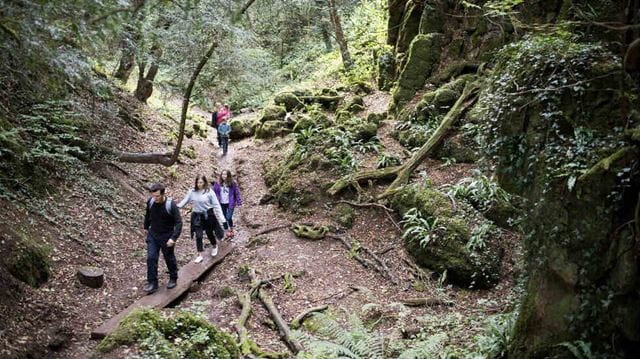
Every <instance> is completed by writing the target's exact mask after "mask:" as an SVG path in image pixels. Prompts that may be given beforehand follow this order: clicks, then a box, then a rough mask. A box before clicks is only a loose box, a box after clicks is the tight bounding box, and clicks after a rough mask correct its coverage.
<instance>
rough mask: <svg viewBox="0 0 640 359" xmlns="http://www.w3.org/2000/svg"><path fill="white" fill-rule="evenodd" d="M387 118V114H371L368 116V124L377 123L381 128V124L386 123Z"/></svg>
mask: <svg viewBox="0 0 640 359" xmlns="http://www.w3.org/2000/svg"><path fill="white" fill-rule="evenodd" d="M386 118H387V113H386V112H382V113H373V112H372V113H370V114H368V115H367V122H371V123H375V124H376V125H378V126H380V122H382V121H384V120H385V119H386Z"/></svg>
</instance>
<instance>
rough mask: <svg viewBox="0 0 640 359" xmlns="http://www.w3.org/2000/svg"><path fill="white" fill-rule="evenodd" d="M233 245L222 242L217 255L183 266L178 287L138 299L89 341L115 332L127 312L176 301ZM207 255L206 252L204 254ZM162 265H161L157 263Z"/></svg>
mask: <svg viewBox="0 0 640 359" xmlns="http://www.w3.org/2000/svg"><path fill="white" fill-rule="evenodd" d="M232 249H233V245H232V244H231V243H229V242H222V243H220V245H219V248H218V255H217V256H215V257H211V256H210V255H208V256H204V260H203V261H202V262H200V263H194V262H193V261H190V262H189V263H187V264H186V265H184V266H183V267H182V268H180V270H179V271H178V285H177V286H176V287H175V288H173V289H167V287H166V285H161V286H160V288H159V289H158V291H157V292H155V293H153V294H151V295H145V296H144V297H142V298H140V299H138V300H137V301H135V302H134V303H133V304H131V305H130V306H128V307H127V308H126V309H124V310H123V311H121V312H120V313H118V314H117V315H116V316H115V317H113V318H111V319H109V320H107V321H106V322H104V324H102V325H101V326H99V327H98V328H96V329H95V330H94V331H93V332H91V339H101V338H104V337H106V336H107V335H108V334H109V333H111V332H112V331H113V330H115V329H116V328H117V327H118V324H119V323H120V320H121V319H122V318H124V317H125V316H126V315H127V314H129V312H131V311H132V310H134V309H137V308H164V307H166V306H167V305H169V304H170V303H171V302H173V301H174V300H176V299H177V298H178V297H180V296H181V295H182V294H184V293H185V292H186V291H188V290H189V288H190V287H191V284H192V283H193V282H194V281H196V280H198V279H199V278H200V277H202V275H203V274H205V273H206V272H207V271H208V270H209V269H211V267H213V266H214V265H216V264H218V263H220V262H222V260H223V259H224V257H226V256H227V255H228V254H229V253H231V250H232ZM205 253H207V252H205ZM159 264H160V265H162V263H159Z"/></svg>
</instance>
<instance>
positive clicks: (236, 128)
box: [229, 118, 256, 140]
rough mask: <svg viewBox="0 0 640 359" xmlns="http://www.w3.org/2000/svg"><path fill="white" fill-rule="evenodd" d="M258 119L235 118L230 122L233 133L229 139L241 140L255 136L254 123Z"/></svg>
mask: <svg viewBox="0 0 640 359" xmlns="http://www.w3.org/2000/svg"><path fill="white" fill-rule="evenodd" d="M255 120H256V119H251V118H241V119H240V118H234V119H232V120H231V121H230V122H229V125H230V126H231V133H230V134H229V138H231V139H232V140H240V139H243V138H247V137H251V136H253V135H254V132H255V130H254V126H253V121H255Z"/></svg>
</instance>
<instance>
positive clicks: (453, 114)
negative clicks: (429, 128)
mask: <svg viewBox="0 0 640 359" xmlns="http://www.w3.org/2000/svg"><path fill="white" fill-rule="evenodd" d="M479 90H480V87H479V85H478V84H476V83H469V84H467V85H466V86H465V88H464V90H463V91H462V95H460V97H459V98H458V100H457V101H456V103H455V104H454V105H453V106H452V107H451V109H450V110H449V112H447V114H446V115H445V116H444V118H443V119H442V122H440V125H439V126H438V128H437V129H436V130H435V131H434V132H433V134H432V135H431V137H430V138H429V140H428V141H427V142H426V143H425V144H424V145H422V147H420V149H419V150H418V151H417V152H416V153H414V154H413V156H412V157H411V158H410V159H409V160H407V161H406V162H405V163H403V164H402V165H401V166H396V167H387V168H382V169H377V170H367V171H362V172H357V173H354V174H351V175H348V176H345V177H343V178H341V179H339V180H338V181H336V182H335V183H334V184H333V186H331V188H329V190H327V193H328V194H329V195H331V196H334V195H336V194H338V193H339V192H340V191H342V190H343V189H345V188H346V187H348V186H350V185H353V184H354V183H356V182H361V181H365V180H370V179H383V178H395V179H394V181H393V182H392V183H391V184H390V185H389V187H387V189H386V190H385V191H384V192H383V193H382V194H380V195H379V196H378V197H377V198H376V199H378V200H380V199H383V198H386V197H389V196H391V195H393V194H394V193H395V192H396V191H397V190H398V189H399V188H400V187H401V186H402V185H404V184H405V183H407V182H408V181H409V177H410V176H411V174H412V173H413V171H415V169H416V168H418V166H419V165H420V164H421V163H422V162H423V161H424V160H425V159H426V158H427V157H428V156H429V155H430V154H431V152H433V150H434V149H435V148H437V146H438V144H439V143H440V142H441V141H442V140H443V139H444V137H445V135H446V134H447V133H448V132H449V129H450V128H451V126H452V125H453V124H454V123H455V121H456V120H457V119H458V118H459V117H460V115H462V114H463V113H464V111H465V110H467V108H469V106H471V105H472V104H473V103H474V102H475V100H476V99H477V96H476V95H477V94H478V91H479Z"/></svg>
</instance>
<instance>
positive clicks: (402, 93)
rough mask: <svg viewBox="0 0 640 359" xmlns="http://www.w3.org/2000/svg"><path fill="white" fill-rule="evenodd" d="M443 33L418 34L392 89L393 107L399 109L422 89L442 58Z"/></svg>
mask: <svg viewBox="0 0 640 359" xmlns="http://www.w3.org/2000/svg"><path fill="white" fill-rule="evenodd" d="M440 46H441V35H439V34H426V35H418V36H416V37H415V39H414V40H413V41H412V42H411V47H410V49H409V55H408V58H407V61H406V64H405V66H404V67H403V68H402V71H401V72H400V76H399V78H398V83H397V84H396V87H395V88H394V89H393V90H392V95H393V107H394V108H395V109H398V108H400V107H402V106H403V105H404V104H405V103H406V102H407V101H409V100H410V99H411V98H412V97H413V96H414V95H415V94H416V92H417V91H418V90H420V89H421V88H422V87H423V86H424V84H425V81H426V80H427V78H428V77H429V76H430V75H431V72H432V71H433V69H434V68H435V67H436V66H437V64H438V61H439V60H440Z"/></svg>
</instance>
